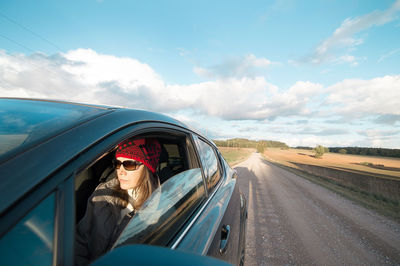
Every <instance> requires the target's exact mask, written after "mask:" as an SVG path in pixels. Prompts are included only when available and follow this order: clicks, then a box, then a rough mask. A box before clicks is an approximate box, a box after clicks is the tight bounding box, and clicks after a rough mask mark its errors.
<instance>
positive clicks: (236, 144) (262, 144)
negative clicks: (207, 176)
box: [213, 138, 289, 152]
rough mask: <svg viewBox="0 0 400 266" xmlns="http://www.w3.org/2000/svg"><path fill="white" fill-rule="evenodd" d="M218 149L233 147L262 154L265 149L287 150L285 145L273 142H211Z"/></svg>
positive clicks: (244, 140) (239, 139) (238, 140)
mask: <svg viewBox="0 0 400 266" xmlns="http://www.w3.org/2000/svg"><path fill="white" fill-rule="evenodd" d="M213 141H214V143H215V145H217V146H218V147H235V148H254V149H257V150H258V151H259V152H263V151H264V149H265V148H283V149H288V148H289V146H288V145H286V143H283V142H280V141H274V140H258V141H256V140H248V139H243V138H235V139H227V140H213Z"/></svg>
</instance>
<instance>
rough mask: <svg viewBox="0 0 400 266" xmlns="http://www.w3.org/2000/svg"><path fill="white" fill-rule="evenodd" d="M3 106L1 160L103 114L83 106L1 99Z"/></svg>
mask: <svg viewBox="0 0 400 266" xmlns="http://www.w3.org/2000/svg"><path fill="white" fill-rule="evenodd" d="M16 103H18V104H16ZM0 106H1V108H0V109H1V112H0V160H1V159H2V158H9V157H10V156H11V155H12V154H16V153H18V150H22V149H27V148H28V147H29V146H30V145H34V143H36V142H40V141H42V140H44V139H46V138H48V137H49V136H52V135H55V134H56V133H57V132H61V131H63V130H66V129H68V128H70V127H71V126H72V125H74V124H75V123H78V122H79V121H83V120H85V119H87V117H89V116H95V115H97V114H99V113H101V112H104V110H103V109H102V108H93V107H87V106H82V105H72V104H59V103H52V102H40V101H29V100H26V101H20V100H15V99H0Z"/></svg>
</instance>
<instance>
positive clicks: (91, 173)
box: [0, 98, 247, 265]
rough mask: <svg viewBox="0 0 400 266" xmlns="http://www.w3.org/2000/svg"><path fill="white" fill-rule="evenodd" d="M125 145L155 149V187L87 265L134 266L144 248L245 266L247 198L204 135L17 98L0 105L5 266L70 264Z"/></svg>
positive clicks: (145, 115)
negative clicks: (82, 225) (149, 143)
mask: <svg viewBox="0 0 400 266" xmlns="http://www.w3.org/2000/svg"><path fill="white" fill-rule="evenodd" d="M132 137H143V138H148V137H149V138H150V137H151V138H156V139H157V140H158V141H159V143H160V144H161V148H162V151H161V156H160V161H159V164H158V167H157V174H158V176H159V178H160V183H161V186H160V187H159V188H158V189H157V191H158V193H155V192H154V193H153V194H152V195H151V197H150V198H149V199H148V200H147V201H146V202H145V203H144V204H143V206H142V207H141V209H140V210H139V211H138V212H137V213H136V214H135V215H134V216H133V217H132V219H131V220H130V221H129V223H128V224H127V226H126V227H125V228H124V230H123V231H122V233H121V234H120V235H119V237H118V239H117V240H116V241H115V243H114V244H113V246H112V248H111V249H110V250H109V251H108V252H107V253H106V254H105V255H104V256H102V257H100V258H99V259H98V260H97V261H96V262H95V263H98V265H104V264H101V260H102V259H107V260H108V261H112V258H113V256H114V257H116V256H121V254H125V255H126V254H130V255H127V256H131V258H132V261H135V256H136V257H137V256H140V255H141V254H142V253H143V252H144V251H143V249H141V248H137V246H138V245H140V247H141V246H142V245H144V248H146V247H148V248H150V247H151V248H152V249H151V252H149V253H150V254H154V257H157V254H158V251H157V250H159V249H154V246H156V247H157V248H161V249H162V250H164V249H168V252H171V258H176V256H177V257H178V258H179V256H180V255H177V254H181V253H183V254H192V255H193V258H194V260H196V258H198V256H199V255H200V256H202V258H203V257H204V258H205V260H207V258H210V262H211V261H214V258H215V259H218V260H222V261H225V262H227V263H230V264H235V265H243V263H244V255H245V234H246V220H247V204H246V199H245V197H244V196H243V194H242V193H241V192H240V189H239V185H238V182H237V178H238V176H237V173H236V171H235V170H234V169H232V168H231V167H230V166H229V165H228V163H227V162H226V161H225V159H224V158H223V156H222V155H221V153H220V152H219V150H218V148H217V147H216V146H215V145H214V143H213V142H212V141H211V140H209V139H208V138H207V137H205V136H204V135H203V134H201V133H199V132H198V131H197V130H195V129H193V128H191V127H189V126H187V125H185V124H183V123H181V122H179V121H177V120H175V119H173V118H170V117H168V116H165V115H162V114H159V113H155V112H149V111H144V110H134V109H128V108H122V107H110V106H100V105H88V104H81V103H72V102H64V101H55V100H40V99H18V98H0V178H1V181H0V195H1V200H0V214H1V215H0V256H1V258H2V261H3V263H4V264H6V265H10V264H15V265H38V264H40V265H51V264H53V265H73V264H74V244H75V237H76V236H75V232H76V226H77V223H78V222H79V221H80V220H81V219H82V217H83V216H84V214H85V211H86V205H87V201H88V198H89V197H90V195H91V194H92V192H93V191H94V189H95V188H96V187H97V186H98V184H99V183H101V182H105V181H107V180H110V179H112V178H115V170H114V168H113V165H112V159H113V157H114V156H115V151H116V148H117V145H118V144H119V143H120V142H122V141H124V140H126V139H128V138H132ZM135 246H136V249H135V248H134V247H135ZM121 249H123V250H124V251H125V252H122V253H121V252H119V250H121ZM153 249H154V250H155V251H154V253H152V252H153ZM127 250H128V251H127ZM129 250H132V253H130V252H129ZM138 250H139V251H138ZM114 254H116V255H114ZM160 254H161V253H160ZM183 256H186V257H185V258H187V255H183ZM211 258H213V259H211ZM152 259H154V258H152V256H149V258H148V260H149V262H151V261H152ZM119 261H123V260H121V258H119ZM178 261H179V260H178Z"/></svg>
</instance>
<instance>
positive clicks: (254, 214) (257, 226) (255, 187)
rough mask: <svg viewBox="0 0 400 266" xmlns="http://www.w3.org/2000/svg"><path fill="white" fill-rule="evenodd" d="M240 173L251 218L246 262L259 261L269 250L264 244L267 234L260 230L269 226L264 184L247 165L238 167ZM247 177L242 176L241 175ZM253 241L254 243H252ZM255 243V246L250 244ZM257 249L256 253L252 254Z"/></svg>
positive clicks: (240, 180) (240, 184)
mask: <svg viewBox="0 0 400 266" xmlns="http://www.w3.org/2000/svg"><path fill="white" fill-rule="evenodd" d="M235 169H236V171H237V173H238V182H239V186H240V190H241V192H242V193H243V194H244V195H245V196H246V199H247V207H248V208H249V209H248V213H249V218H248V220H247V235H246V238H247V239H249V238H252V239H253V240H252V241H251V243H249V242H250V241H246V262H248V263H246V264H249V265H250V264H252V263H251V262H257V261H259V259H260V258H262V257H265V255H266V253H267V251H266V250H265V248H264V247H265V245H264V244H263V243H264V241H265V238H266V236H264V235H263V234H262V233H260V232H267V231H268V228H267V225H266V223H265V219H266V218H265V215H266V213H265V210H266V209H267V206H266V204H265V202H264V200H263V199H262V196H261V193H263V192H262V184H260V181H259V180H258V178H257V176H256V175H255V173H254V172H253V171H251V170H249V169H248V168H246V167H236V168H235ZM241 176H242V177H246V178H240V177H241ZM252 243H253V244H252ZM250 245H255V246H250ZM254 251H255V254H252V253H253V252H254Z"/></svg>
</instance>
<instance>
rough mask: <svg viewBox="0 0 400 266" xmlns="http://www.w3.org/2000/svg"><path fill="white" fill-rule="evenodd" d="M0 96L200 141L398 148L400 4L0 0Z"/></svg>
mask: <svg viewBox="0 0 400 266" xmlns="http://www.w3.org/2000/svg"><path fill="white" fill-rule="evenodd" d="M0 96H3V97H30V98H45V99H58V100H67V101H75V102H84V103H93V104H105V105H116V106H124V107H129V108H137V109H145V110H150V111H155V112H161V113H164V114H167V115H169V116H172V117H174V118H176V119H178V120H181V121H182V122H184V123H186V124H189V125H191V126H193V127H195V128H198V129H199V130H201V131H202V132H204V133H205V134H207V136H208V137H210V138H212V139H229V138H236V137H239V138H247V139H253V140H276V141H282V142H285V143H286V144H288V145H289V146H292V147H295V146H310V147H315V146H316V145H324V146H328V147H338V146H360V147H381V148H400V0H397V1H394V0H380V1H375V0H345V1H342V0H338V1H333V0H319V1H316V0H315V1H314V0H310V1H296V0H273V1H272V0H271V1H268V0H263V1H235V0H230V1H224V0H221V1H207V0H203V1H188V0H186V1H184V0H181V1H176V0H175V1H174V0H171V1H164V0H159V1H122V0H113V1H111V0H101V1H100V0H80V1H76V0H69V1H50V0H48V1H46V0H36V1H20V0H13V1H7V0H0Z"/></svg>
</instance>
